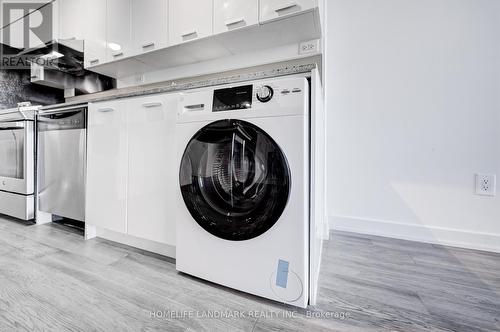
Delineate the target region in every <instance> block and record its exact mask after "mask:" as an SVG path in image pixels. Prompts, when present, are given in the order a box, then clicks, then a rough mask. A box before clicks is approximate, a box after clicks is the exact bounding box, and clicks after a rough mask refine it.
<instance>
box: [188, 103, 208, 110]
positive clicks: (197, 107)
mask: <svg viewBox="0 0 500 332" xmlns="http://www.w3.org/2000/svg"><path fill="white" fill-rule="evenodd" d="M204 108H205V104H194V105H186V106H184V109H185V110H188V111H202V110H203V109H204Z"/></svg>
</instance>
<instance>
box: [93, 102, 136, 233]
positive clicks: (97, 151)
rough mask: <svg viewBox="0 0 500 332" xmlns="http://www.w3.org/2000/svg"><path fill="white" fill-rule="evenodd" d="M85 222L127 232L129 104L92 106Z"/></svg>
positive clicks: (115, 103) (112, 103) (118, 103)
mask: <svg viewBox="0 0 500 332" xmlns="http://www.w3.org/2000/svg"><path fill="white" fill-rule="evenodd" d="M88 120H89V121H88V148H87V189H86V209H85V213H86V222H87V223H88V224H91V225H96V226H98V227H102V228H105V229H109V230H112V231H116V232H121V233H126V232H127V200H126V197H127V173H128V147H127V124H126V103H124V102H123V101H120V102H109V103H97V104H91V105H90V106H89V114H88Z"/></svg>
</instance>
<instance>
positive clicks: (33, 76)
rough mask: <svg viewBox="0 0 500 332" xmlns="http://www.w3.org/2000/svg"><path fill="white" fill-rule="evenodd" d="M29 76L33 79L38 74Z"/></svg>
mask: <svg viewBox="0 0 500 332" xmlns="http://www.w3.org/2000/svg"><path fill="white" fill-rule="evenodd" d="M30 78H31V79H32V80H34V79H35V78H38V76H36V75H31V76H30Z"/></svg>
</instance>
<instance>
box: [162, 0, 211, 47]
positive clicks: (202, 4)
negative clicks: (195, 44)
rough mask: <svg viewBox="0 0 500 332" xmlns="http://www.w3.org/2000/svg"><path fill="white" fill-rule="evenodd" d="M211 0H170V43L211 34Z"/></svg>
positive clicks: (173, 43)
mask: <svg viewBox="0 0 500 332" xmlns="http://www.w3.org/2000/svg"><path fill="white" fill-rule="evenodd" d="M212 13H213V1H212V0H201V1H200V0H170V1H169V20H168V22H169V40H170V44H171V45H176V44H180V43H183V42H186V41H189V40H193V39H198V38H203V37H208V36H211V35H212V34H213V32H212V21H213V16H212Z"/></svg>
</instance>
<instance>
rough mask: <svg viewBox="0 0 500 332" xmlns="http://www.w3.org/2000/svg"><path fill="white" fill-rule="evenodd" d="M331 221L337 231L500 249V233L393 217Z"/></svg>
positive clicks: (330, 218) (334, 217)
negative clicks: (403, 220) (481, 231)
mask: <svg viewBox="0 0 500 332" xmlns="http://www.w3.org/2000/svg"><path fill="white" fill-rule="evenodd" d="M329 222H330V228H331V229H333V230H338V231H345V232H353V233H361V234H369V235H377V236H385V237H391V238H397V239H403V240H410V241H419V242H426V243H432V244H440V245H446V246H452V247H460V248H468V249H476V250H484V251H492V252H498V253H500V234H490V233H480V232H472V231H464V230H458V229H450V228H442V227H433V226H424V225H415V224H404V223H398V222H394V221H385V220H376V219H366V218H358V217H350V216H330V217H329Z"/></svg>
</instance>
